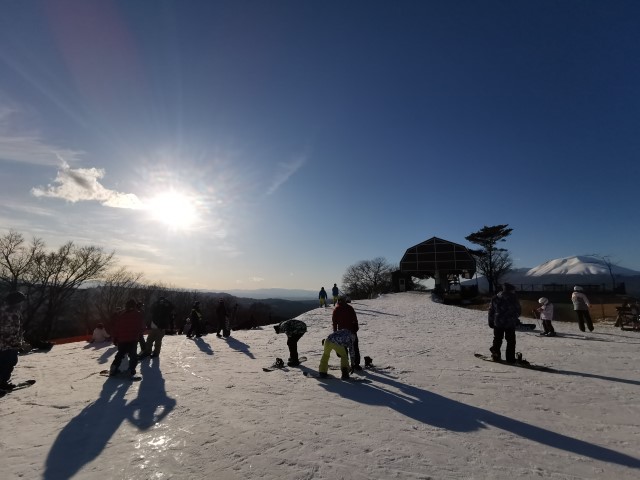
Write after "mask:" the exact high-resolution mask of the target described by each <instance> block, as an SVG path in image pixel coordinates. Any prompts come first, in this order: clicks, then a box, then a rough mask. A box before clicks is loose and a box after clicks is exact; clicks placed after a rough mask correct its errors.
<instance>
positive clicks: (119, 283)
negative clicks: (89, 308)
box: [95, 267, 143, 325]
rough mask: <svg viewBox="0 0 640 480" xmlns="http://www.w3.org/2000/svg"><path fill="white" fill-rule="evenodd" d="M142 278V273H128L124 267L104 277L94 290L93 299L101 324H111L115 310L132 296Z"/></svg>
mask: <svg viewBox="0 0 640 480" xmlns="http://www.w3.org/2000/svg"><path fill="white" fill-rule="evenodd" d="M142 278H143V274H142V273H133V272H129V271H128V270H127V269H126V268H125V267H118V268H117V269H115V270H112V271H109V272H107V273H106V274H105V275H104V278H103V279H102V280H101V281H100V284H99V286H98V287H97V289H96V298H95V307H96V313H97V315H98V318H99V319H100V321H101V322H102V323H105V324H107V325H109V324H110V323H111V319H112V318H113V315H114V314H115V312H116V310H117V308H118V307H119V306H123V305H124V304H125V302H126V301H127V299H128V298H129V297H131V296H134V291H135V289H136V288H137V287H138V286H139V285H140V283H141V281H142Z"/></svg>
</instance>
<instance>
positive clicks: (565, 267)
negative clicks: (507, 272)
mask: <svg viewBox="0 0 640 480" xmlns="http://www.w3.org/2000/svg"><path fill="white" fill-rule="evenodd" d="M611 271H612V272H613V274H614V275H640V272H637V271H635V270H631V269H629V268H624V267H620V266H618V265H611ZM542 275H610V273H609V267H608V266H607V265H606V264H605V263H604V262H603V261H602V259H600V258H598V257H593V256H590V255H581V256H574V257H564V258H557V259H555V260H549V261H548V262H545V263H543V264H541V265H538V266H537V267H534V268H532V269H530V270H529V271H528V272H527V273H526V276H529V277H539V276H542Z"/></svg>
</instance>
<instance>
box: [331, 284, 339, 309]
mask: <svg viewBox="0 0 640 480" xmlns="http://www.w3.org/2000/svg"><path fill="white" fill-rule="evenodd" d="M331 295H333V306H334V307H335V306H336V303H338V295H340V289H339V288H338V285H337V284H335V283H334V284H333V288H332V289H331Z"/></svg>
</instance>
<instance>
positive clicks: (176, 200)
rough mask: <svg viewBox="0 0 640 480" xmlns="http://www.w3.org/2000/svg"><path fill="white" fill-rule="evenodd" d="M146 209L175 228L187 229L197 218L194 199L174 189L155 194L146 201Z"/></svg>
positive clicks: (154, 216) (157, 218) (155, 217)
mask: <svg viewBox="0 0 640 480" xmlns="http://www.w3.org/2000/svg"><path fill="white" fill-rule="evenodd" d="M147 210H148V211H149V212H150V213H151V215H152V216H153V218H154V219H156V220H158V221H160V222H162V223H164V224H165V225H167V226H168V227H170V228H172V229H175V230H187V229H189V228H191V227H193V226H194V224H195V223H196V221H197V220H198V208H197V204H196V202H195V200H194V199H193V198H192V197H189V196H188V195H185V194H183V193H180V192H176V191H171V192H167V193H162V194H159V195H156V196H155V197H153V198H152V199H151V200H149V201H148V202H147Z"/></svg>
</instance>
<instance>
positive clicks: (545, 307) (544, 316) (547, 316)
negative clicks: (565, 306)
mask: <svg viewBox="0 0 640 480" xmlns="http://www.w3.org/2000/svg"><path fill="white" fill-rule="evenodd" d="M538 303H539V304H540V306H539V307H538V308H536V312H538V313H539V314H540V319H541V320H542V328H543V330H544V331H543V332H540V335H541V336H543V337H555V336H556V331H555V330H554V329H553V325H552V324H551V321H552V320H553V303H551V302H550V301H549V299H548V298H545V297H540V298H539V299H538Z"/></svg>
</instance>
